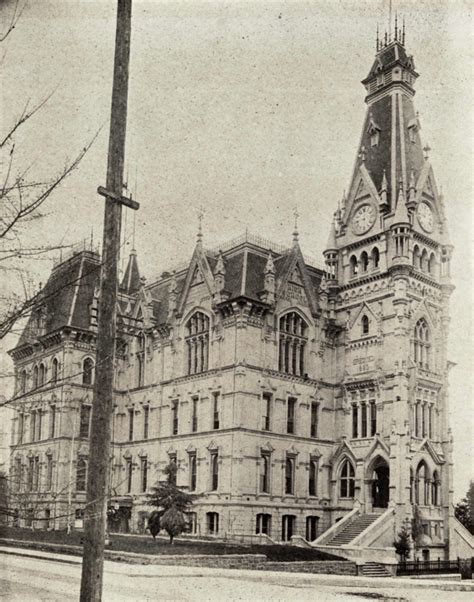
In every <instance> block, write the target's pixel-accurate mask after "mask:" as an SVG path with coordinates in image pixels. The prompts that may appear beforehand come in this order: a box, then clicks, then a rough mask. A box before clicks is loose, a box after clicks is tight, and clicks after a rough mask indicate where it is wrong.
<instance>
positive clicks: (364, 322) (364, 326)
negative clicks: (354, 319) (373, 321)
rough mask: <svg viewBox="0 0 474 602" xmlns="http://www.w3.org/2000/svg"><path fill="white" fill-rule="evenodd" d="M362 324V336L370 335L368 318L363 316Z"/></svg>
mask: <svg viewBox="0 0 474 602" xmlns="http://www.w3.org/2000/svg"><path fill="white" fill-rule="evenodd" d="M361 324H362V334H369V318H368V317H367V316H365V315H364V316H362V320H361Z"/></svg>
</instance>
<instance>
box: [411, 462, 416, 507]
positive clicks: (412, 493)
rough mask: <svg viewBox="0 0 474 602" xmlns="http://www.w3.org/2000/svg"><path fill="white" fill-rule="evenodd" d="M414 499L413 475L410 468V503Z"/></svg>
mask: <svg viewBox="0 0 474 602" xmlns="http://www.w3.org/2000/svg"><path fill="white" fill-rule="evenodd" d="M414 501H415V477H414V476H413V468H410V504H413V503H414Z"/></svg>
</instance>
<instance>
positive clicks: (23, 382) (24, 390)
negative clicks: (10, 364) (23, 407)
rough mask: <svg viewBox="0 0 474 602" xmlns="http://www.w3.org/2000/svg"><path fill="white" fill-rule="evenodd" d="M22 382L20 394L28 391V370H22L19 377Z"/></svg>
mask: <svg viewBox="0 0 474 602" xmlns="http://www.w3.org/2000/svg"><path fill="white" fill-rule="evenodd" d="M19 381H20V384H19V387H18V390H19V393H20V395H24V394H25V393H26V370H24V369H23V370H22V371H21V372H20V378H19Z"/></svg>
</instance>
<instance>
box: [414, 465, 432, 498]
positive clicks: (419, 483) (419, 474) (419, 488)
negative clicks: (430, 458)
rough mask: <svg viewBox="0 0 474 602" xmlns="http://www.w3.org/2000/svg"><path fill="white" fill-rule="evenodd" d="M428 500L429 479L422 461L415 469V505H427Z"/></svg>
mask: <svg viewBox="0 0 474 602" xmlns="http://www.w3.org/2000/svg"><path fill="white" fill-rule="evenodd" d="M429 498H430V477H429V472H428V467H427V466H426V464H425V462H424V461H423V460H422V461H421V462H420V463H419V464H418V467H417V469H416V476H415V504H424V505H425V506H427V505H428V504H429Z"/></svg>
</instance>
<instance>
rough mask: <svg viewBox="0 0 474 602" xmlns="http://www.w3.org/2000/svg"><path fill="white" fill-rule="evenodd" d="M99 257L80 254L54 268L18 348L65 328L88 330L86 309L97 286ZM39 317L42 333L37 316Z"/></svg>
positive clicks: (84, 252) (91, 254)
mask: <svg viewBox="0 0 474 602" xmlns="http://www.w3.org/2000/svg"><path fill="white" fill-rule="evenodd" d="M99 277H100V257H99V255H97V254H96V253H92V252H89V251H83V252H80V253H76V254H75V255H73V256H72V257H71V258H70V259H68V260H66V261H64V262H63V263H61V264H59V265H58V266H56V267H55V268H54V269H53V271H52V272H51V275H50V277H49V279H48V281H47V283H46V285H45V286H44V287H43V289H42V290H41V293H40V295H39V300H38V303H37V304H36V306H35V308H34V310H33V311H32V313H31V315H30V317H29V318H28V322H27V324H26V327H25V328H24V330H23V332H22V334H21V337H20V340H19V342H18V345H17V347H21V346H22V345H24V344H27V343H31V342H32V341H34V340H35V339H37V338H38V336H41V335H43V334H48V333H50V332H54V331H55V330H58V329H59V328H62V327H64V326H72V327H74V328H81V329H88V328H89V306H90V304H91V303H92V299H93V294H94V288H95V287H96V286H97V285H98V283H99ZM39 314H40V315H41V331H39V330H38V326H37V322H38V316H39Z"/></svg>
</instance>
